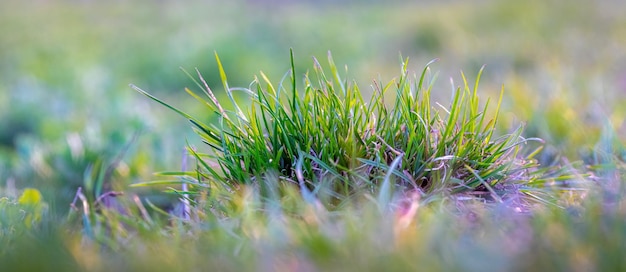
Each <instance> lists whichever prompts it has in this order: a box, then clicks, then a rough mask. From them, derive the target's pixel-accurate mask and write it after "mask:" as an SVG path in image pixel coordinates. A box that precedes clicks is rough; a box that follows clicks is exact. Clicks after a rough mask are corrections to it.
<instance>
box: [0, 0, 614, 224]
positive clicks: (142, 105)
mask: <svg viewBox="0 0 626 272" xmlns="http://www.w3.org/2000/svg"><path fill="white" fill-rule="evenodd" d="M625 11H626V2H624V1H616V0H615V1H611V0H600V1H584V0H570V1H556V0H529V1H490V0H476V1H453V0H450V1H400V0H397V1H373V0H372V1H304V0H302V1H296V0H292V1H288V0H283V1H263V0H247V1H244V0H234V1H212V0H207V1H169V0H162V1H121V0H120V1H95V0H94V1H61V0H50V1H44V0H38V1H18V0H4V1H1V2H0V195H9V196H15V194H16V191H17V190H19V189H20V188H24V187H29V186H34V187H37V188H39V189H40V190H41V191H42V192H43V193H44V198H45V199H46V200H47V201H48V202H49V203H50V205H51V207H52V208H53V209H54V210H55V211H60V212H63V211H67V209H68V205H69V202H70V201H71V200H72V198H73V196H74V194H75V191H76V189H77V187H79V186H82V187H83V188H84V189H85V190H94V188H97V187H98V186H97V185H96V184H94V183H96V182H98V181H99V180H100V181H101V180H103V177H104V180H105V181H106V182H107V184H109V185H108V186H110V187H111V188H125V187H124V186H126V185H127V184H130V183H132V182H137V181H145V180H150V179H152V173H153V172H155V171H164V170H176V169H178V168H180V167H181V158H182V156H183V151H182V150H183V148H184V146H185V143H186V141H189V142H191V143H197V142H198V139H197V138H195V137H194V135H193V134H192V131H191V129H190V128H189V124H188V123H187V122H186V121H185V120H184V119H182V118H181V117H179V116H177V115H176V114H175V113H173V112H171V111H169V110H167V109H165V108H164V107H162V106H160V105H157V104H156V103H153V102H151V101H149V100H148V99H147V98H146V97H143V96H141V95H140V94H138V93H136V92H134V91H133V90H132V89H131V88H129V84H135V85H137V86H139V87H141V88H143V89H145V90H147V91H149V92H150V93H152V94H154V95H156V96H158V97H160V98H162V99H164V100H166V101H168V102H171V103H172V104H174V105H176V106H178V107H180V108H183V109H185V110H186V111H188V112H191V113H192V114H194V115H196V116H202V114H203V112H202V107H201V105H199V103H197V102H195V101H192V99H191V98H190V97H188V96H187V95H186V94H185V92H184V91H183V90H184V88H185V87H189V88H192V89H193V88H196V86H195V84H194V83H193V81H192V80H191V79H190V78H189V77H188V76H187V75H185V73H184V72H182V71H181V69H180V68H181V67H182V68H184V69H186V70H187V71H189V72H191V73H192V74H194V73H195V72H194V69H195V68H197V69H198V70H199V71H200V72H201V73H202V74H203V76H204V77H205V78H206V79H207V81H208V83H209V85H210V86H211V87H212V88H213V90H214V91H215V92H216V93H218V94H221V93H222V87H221V86H222V85H221V82H220V80H219V74H218V71H217V65H216V62H215V58H214V52H217V53H218V54H219V56H220V59H221V61H222V63H223V64H224V67H225V69H226V73H227V75H228V78H229V82H230V85H231V86H241V87H247V86H248V85H249V84H250V82H251V81H252V80H253V78H254V76H255V75H257V74H258V73H259V71H263V72H264V73H266V74H267V75H268V76H269V77H270V78H271V79H273V80H274V81H279V80H280V79H281V78H282V76H283V75H284V74H285V73H286V72H287V71H288V69H289V49H290V48H293V50H294V52H295V63H296V70H297V72H298V73H299V74H304V73H305V72H306V71H307V69H309V67H312V57H316V58H318V59H320V62H321V63H322V64H325V63H326V61H325V59H326V55H327V52H328V51H329V50H330V51H331V52H332V55H333V57H334V59H335V62H336V63H337V64H339V65H341V66H343V65H346V66H347V67H348V72H347V74H346V76H345V77H347V78H351V79H354V80H355V81H356V82H357V83H358V84H359V85H360V87H361V89H362V90H364V91H365V92H368V91H369V90H370V88H369V86H370V84H371V82H372V80H373V79H381V80H383V81H389V80H391V79H392V78H393V77H395V76H397V75H398V74H399V71H400V56H402V57H404V58H406V57H408V58H409V59H410V67H411V69H412V70H413V71H415V72H420V71H421V70H422V69H423V67H424V65H426V63H428V62H429V61H430V60H433V59H438V62H436V63H435V64H434V65H433V66H432V67H431V68H432V70H433V72H437V73H438V74H439V81H438V82H439V85H438V86H437V88H436V90H435V95H434V97H435V99H437V101H438V102H441V103H442V104H447V102H448V99H449V97H450V94H451V92H452V89H453V86H459V85H460V84H461V83H462V81H461V71H463V72H464V73H465V74H466V75H467V77H468V79H469V80H470V82H472V83H473V81H474V80H475V75H476V74H477V73H478V71H479V69H480V68H481V67H482V66H483V65H486V66H485V67H486V68H485V71H484V74H483V77H482V79H481V88H480V92H481V96H482V97H483V98H484V99H485V100H486V99H487V98H488V97H491V98H492V99H497V96H498V95H499V93H500V89H501V88H502V86H504V90H505V95H504V100H503V106H502V116H501V119H500V124H499V127H498V129H499V131H501V132H502V133H506V132H507V131H509V130H511V129H513V128H515V127H517V126H519V125H525V126H526V133H525V135H526V136H528V137H531V136H532V137H541V138H543V139H545V140H546V143H547V145H546V149H545V150H544V153H543V154H542V156H543V157H542V158H543V160H544V161H545V162H546V163H549V162H551V161H562V160H569V161H578V160H582V161H588V162H592V161H593V160H597V157H596V155H594V154H595V153H592V152H591V151H590V150H591V149H593V148H596V149H597V148H598V147H600V148H605V149H606V150H607V152H615V150H614V148H613V146H614V144H615V143H623V142H624V139H626V124H625V122H624V117H625V115H626V107H624V106H623V105H624V103H625V102H626V17H625V16H623V15H624V12H625ZM450 78H452V79H453V80H454V83H452V85H451V83H450V80H449V79H450ZM207 116H208V115H207ZM618 153H619V152H618ZM617 155H618V156H624V153H620V154H617Z"/></svg>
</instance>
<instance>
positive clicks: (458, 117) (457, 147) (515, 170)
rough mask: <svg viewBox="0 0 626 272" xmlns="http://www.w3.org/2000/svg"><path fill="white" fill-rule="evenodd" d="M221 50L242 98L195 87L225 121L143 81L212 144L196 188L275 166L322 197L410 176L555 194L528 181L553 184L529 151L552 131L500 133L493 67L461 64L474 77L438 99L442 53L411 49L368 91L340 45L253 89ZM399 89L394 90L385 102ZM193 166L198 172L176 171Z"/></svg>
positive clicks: (493, 193)
mask: <svg viewBox="0 0 626 272" xmlns="http://www.w3.org/2000/svg"><path fill="white" fill-rule="evenodd" d="M215 57H216V60H217V64H218V66H219V71H220V77H221V79H222V82H223V87H224V88H225V90H226V94H227V96H228V98H229V101H228V102H229V103H230V104H232V105H228V106H224V105H222V104H221V101H218V99H217V98H216V96H215V94H214V92H213V91H212V90H211V88H210V87H209V85H208V84H207V83H206V81H205V80H204V78H203V77H202V75H201V74H200V73H199V72H198V79H199V81H200V82H201V84H200V83H198V81H196V83H197V85H198V86H199V87H200V88H201V89H202V91H203V94H204V95H205V96H206V97H202V96H201V95H199V94H197V93H195V92H193V91H192V90H190V89H186V91H187V93H189V95H191V96H192V97H194V98H196V99H197V100H198V101H199V102H201V103H203V105H205V106H206V108H207V109H208V111H209V112H210V113H211V114H214V115H215V116H216V117H217V119H216V121H215V122H214V123H211V124H205V123H203V122H201V121H200V120H201V118H195V117H193V116H190V115H189V114H187V113H185V112H183V111H181V110H179V109H176V108H174V107H172V106H170V105H169V104H167V103H165V102H163V101H161V100H159V99H158V98H156V97H154V96H152V95H150V94H149V93H147V92H145V91H143V90H141V89H140V88H138V87H135V86H133V88H134V89H135V90H137V91H138V92H140V93H142V94H144V95H146V96H148V97H149V98H151V99H153V100H155V101H157V102H159V103H160V104H163V105H165V106H166V107H168V108H170V109H172V110H174V111H175V112H177V113H179V114H181V115H182V116H184V117H185V118H187V119H189V121H190V122H191V123H192V124H193V126H194V130H195V132H196V133H197V134H198V135H199V136H200V137H202V140H203V142H204V143H205V144H206V145H207V147H208V148H209V149H208V152H206V153H199V152H197V151H196V150H195V149H194V148H189V152H190V154H192V156H193V157H195V158H196V159H197V160H198V161H199V163H198V169H197V173H195V174H192V175H190V176H192V177H193V179H194V181H193V182H185V183H186V184H188V185H189V186H191V187H192V188H196V189H204V188H206V187H209V184H220V185H221V186H226V187H232V186H236V185H240V184H261V183H263V182H262V181H261V180H262V179H264V178H263V177H265V176H266V175H267V173H273V174H276V175H277V176H278V180H279V181H280V182H286V183H294V184H295V185H298V186H300V188H301V189H302V190H304V191H303V194H310V193H312V194H315V196H317V197H319V198H330V199H343V198H345V197H348V196H350V195H353V194H354V193H355V192H362V191H365V192H371V193H375V192H376V191H378V190H379V189H380V190H382V191H381V192H380V193H379V201H381V202H386V201H384V200H385V199H387V198H388V197H389V196H390V192H391V191H392V189H393V188H392V187H400V188H403V190H414V191H417V192H419V193H421V194H422V195H423V196H425V197H426V199H429V197H438V196H440V195H442V194H444V195H447V194H453V195H454V194H466V195H468V194H469V195H472V196H480V197H484V198H485V199H490V200H497V201H499V202H502V201H504V200H506V199H505V198H507V196H511V195H519V194H523V195H525V196H531V197H533V198H538V199H539V200H542V201H544V202H545V201H547V200H546V199H542V197H540V196H538V195H540V194H534V193H531V191H535V190H526V189H525V188H531V187H533V185H534V184H535V183H537V184H538V185H544V184H539V183H540V182H538V181H540V180H545V179H546V175H548V176H549V174H548V172H549V171H548V169H542V168H539V165H538V163H537V162H536V160H535V159H533V156H534V155H535V153H536V152H526V151H524V150H523V149H525V147H526V146H527V144H528V143H529V142H539V143H540V144H541V143H542V142H543V141H542V140H541V139H538V138H523V137H522V131H523V127H521V126H520V127H519V128H518V129H516V130H514V131H513V132H511V133H508V134H504V135H499V134H498V133H496V123H497V118H498V111H499V108H500V101H501V100H502V95H501V96H500V99H499V100H498V103H497V110H496V112H495V113H493V114H492V115H490V114H489V113H488V109H489V104H490V100H487V102H486V103H484V105H481V103H480V98H479V96H478V82H479V81H480V76H481V74H482V71H483V70H482V69H481V70H480V72H479V73H478V75H477V78H476V83H475V85H474V86H470V84H469V83H468V80H467V79H466V76H465V75H464V74H461V76H462V79H463V85H462V86H460V87H457V88H456V89H455V90H454V92H453V95H452V101H451V102H450V103H449V104H448V106H443V105H441V104H439V103H435V104H434V105H433V104H431V98H430V97H431V93H432V92H433V86H434V81H435V79H436V77H430V76H429V70H430V68H429V67H430V65H431V64H432V63H433V62H431V63H428V64H427V65H426V67H425V68H424V70H423V71H422V73H421V74H420V75H419V77H417V76H411V75H410V74H409V72H408V69H407V67H408V59H406V60H403V61H402V62H401V69H400V76H399V77H398V78H396V79H394V80H392V81H391V82H388V83H387V84H381V83H380V82H377V81H374V83H373V86H372V88H373V94H372V97H371V99H370V100H369V101H366V99H365V98H364V95H363V94H364V91H362V90H361V89H360V88H359V86H358V85H357V84H356V83H355V82H351V81H347V80H343V79H342V78H341V76H340V75H339V72H338V69H337V66H336V65H335V63H334V61H333V58H332V56H331V54H330V53H329V54H328V60H327V62H328V65H329V68H330V70H329V71H327V70H324V69H323V68H322V66H321V65H320V62H319V61H318V60H317V59H315V58H314V59H313V70H312V72H311V73H310V72H307V73H306V74H305V75H304V77H303V80H302V83H301V84H300V83H298V82H299V79H298V75H297V74H296V72H295V64H294V57H293V52H291V62H290V63H291V70H290V72H289V73H288V78H287V76H286V77H285V78H284V79H283V80H282V81H281V82H279V84H278V85H277V86H276V85H275V84H273V83H272V82H271V81H270V80H268V78H267V76H265V74H263V73H262V72H261V74H260V77H255V79H254V81H253V82H252V84H250V87H249V88H231V87H229V84H228V81H227V77H226V74H225V73H224V68H223V66H222V63H221V61H220V59H219V57H218V55H217V54H216V55H215ZM329 72H330V73H329ZM285 81H288V82H285ZM233 91H242V92H243V93H245V94H247V95H248V97H249V101H250V102H249V104H245V105H244V104H243V103H242V102H237V100H236V99H235V98H234V96H233V94H232V92H233ZM502 92H503V91H502ZM390 94H392V95H393V96H394V97H395V99H393V101H386V100H385V99H386V98H387V97H389V95H390ZM246 103H248V102H247V101H246ZM240 104H241V105H240ZM435 105H436V106H437V107H435ZM227 108H228V109H234V111H229V110H225V109H227ZM489 116H493V117H489ZM522 154H530V155H528V156H526V157H524V156H523V155H522ZM182 175H185V176H187V175H186V173H172V176H182ZM186 180H188V179H186ZM392 181H393V182H392ZM392 183H393V186H392ZM381 184H382V188H380V187H381V186H380V185H381ZM142 185H145V184H142ZM305 189H306V190H305Z"/></svg>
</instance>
